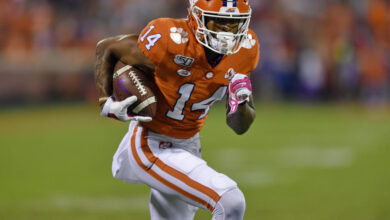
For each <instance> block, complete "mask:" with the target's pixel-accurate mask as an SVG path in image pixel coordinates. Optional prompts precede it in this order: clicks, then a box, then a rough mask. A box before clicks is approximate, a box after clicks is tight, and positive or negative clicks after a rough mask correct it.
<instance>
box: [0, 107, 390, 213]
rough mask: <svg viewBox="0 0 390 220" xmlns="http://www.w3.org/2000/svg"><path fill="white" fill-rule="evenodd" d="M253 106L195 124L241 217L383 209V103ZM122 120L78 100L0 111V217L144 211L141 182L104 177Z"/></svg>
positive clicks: (387, 182)
mask: <svg viewBox="0 0 390 220" xmlns="http://www.w3.org/2000/svg"><path fill="white" fill-rule="evenodd" d="M257 109H258V110H257V118H256V121H255V124H254V125H253V126H252V128H251V130H250V131H249V132H248V133H247V134H245V135H243V136H236V135H234V133H233V132H232V131H230V130H229V128H228V127H227V126H226V125H225V120H224V109H223V108H222V107H221V106H215V108H214V109H213V110H212V111H211V113H210V117H209V118H208V120H207V121H206V126H205V128H204V129H203V131H202V132H201V136H202V139H201V140H202V144H203V145H202V146H203V147H202V150H203V157H204V158H205V159H206V160H207V161H208V164H209V165H210V166H212V167H213V168H215V169H216V170H218V171H220V172H223V173H225V174H227V175H228V176H230V177H232V178H233V179H234V180H236V181H237V182H238V183H239V186H240V187H241V189H242V190H243V192H244V194H245V195H246V200H247V212H246V217H245V219H249V220H252V219H253V220H257V219H261V220H295V219H296V220H338V219H340V220H346V219H347V220H349V219H351V220H363V219H364V220H366V219H369V220H371V219H377V220H386V219H390V111H389V110H387V111H386V110H367V109H363V108H360V107H345V106H344V107H342V106H315V107H313V106H312V107H303V106H295V105H293V106H290V105H266V104H258V105H257ZM126 130H127V125H126V124H125V123H120V122H117V121H114V120H109V119H105V118H102V117H99V112H98V109H97V107H92V106H88V105H70V106H49V107H44V108H31V109H15V110H7V111H6V110H3V111H2V112H0V219H4V220H8V219H39V220H41V219H44V220H46V219H47V220H48V219H50V220H51V219H56V220H61V219H72V220H78V219H80V220H81V219H83V220H84V219H94V220H96V219H97V220H100V219H127V220H128V219H135V220H138V219H141V220H142V219H148V218H149V214H148V196H149V195H148V191H149V190H148V188H147V187H146V186H143V185H127V184H125V183H123V182H121V181H118V180H115V179H113V178H112V177H111V159H112V156H113V154H114V152H115V150H116V147H117V145H118V144H119V142H120V140H121V138H122V136H123V135H124V133H125V132H126ZM195 219H211V215H210V214H208V213H207V212H206V211H203V210H200V211H198V213H197V216H196V218H195Z"/></svg>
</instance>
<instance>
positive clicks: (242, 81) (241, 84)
mask: <svg viewBox="0 0 390 220" xmlns="http://www.w3.org/2000/svg"><path fill="white" fill-rule="evenodd" d="M229 75H230V76H231V78H230V80H229V106H230V112H229V114H232V113H234V112H236V111H237V108H238V105H239V104H241V103H244V102H249V97H250V96H251V95H252V85H251V81H250V80H249V78H248V76H246V75H244V74H241V73H235V72H234V70H233V69H230V70H229Z"/></svg>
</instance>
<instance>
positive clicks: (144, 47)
mask: <svg viewBox="0 0 390 220" xmlns="http://www.w3.org/2000/svg"><path fill="white" fill-rule="evenodd" d="M167 29H168V27H167V25H166V24H164V22H163V21H161V19H156V20H153V21H151V22H150V23H149V24H148V25H147V26H146V27H145V28H144V29H143V30H142V31H141V34H140V35H139V37H138V47H139V48H140V49H141V51H142V52H143V53H144V54H145V56H146V57H147V58H149V60H151V61H152V62H153V63H154V64H155V65H159V64H160V63H161V62H162V60H163V58H164V57H165V54H166V53H167V48H168V38H169V35H168V34H167V33H168V31H167Z"/></svg>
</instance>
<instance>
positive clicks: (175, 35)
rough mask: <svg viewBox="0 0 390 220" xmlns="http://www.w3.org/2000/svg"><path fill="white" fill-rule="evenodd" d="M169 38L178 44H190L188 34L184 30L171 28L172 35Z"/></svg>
mask: <svg viewBox="0 0 390 220" xmlns="http://www.w3.org/2000/svg"><path fill="white" fill-rule="evenodd" d="M169 36H170V37H171V39H172V40H173V42H175V43H176V44H185V43H187V42H188V38H187V36H188V33H187V32H186V31H184V30H183V28H177V27H171V34H170V35H169Z"/></svg>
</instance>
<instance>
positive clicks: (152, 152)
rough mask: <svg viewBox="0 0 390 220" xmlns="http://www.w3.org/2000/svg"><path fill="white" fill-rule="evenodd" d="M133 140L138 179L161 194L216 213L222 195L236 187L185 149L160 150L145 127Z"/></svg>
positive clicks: (137, 130)
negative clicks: (173, 196) (215, 209)
mask: <svg viewBox="0 0 390 220" xmlns="http://www.w3.org/2000/svg"><path fill="white" fill-rule="evenodd" d="M131 139H132V141H131V165H132V167H134V168H135V172H136V174H137V176H138V178H139V179H140V180H141V181H142V182H144V183H145V184H148V185H149V186H151V187H153V188H155V189H157V190H159V191H161V192H164V193H166V194H171V195H176V196H178V197H180V198H182V199H183V200H184V201H186V202H188V203H190V204H191V205H194V206H197V207H200V208H204V209H207V210H210V211H213V209H214V207H215V205H216V203H217V202H218V201H219V199H220V197H221V195H222V194H223V193H225V192H227V191H229V190H230V189H233V188H236V187H237V184H236V182H234V181H233V180H232V179H230V178H229V177H227V176H226V175H224V174H221V173H218V172H217V171H215V170H214V169H212V168H211V167H209V166H208V165H207V163H206V162H205V161H204V160H203V159H201V158H199V157H196V156H195V155H193V154H191V153H189V152H187V151H185V150H183V149H176V148H168V149H160V148H159V145H160V142H159V141H155V140H150V139H147V131H146V130H144V129H143V128H142V127H138V128H136V129H135V131H134V136H133V137H132V138H131Z"/></svg>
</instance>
